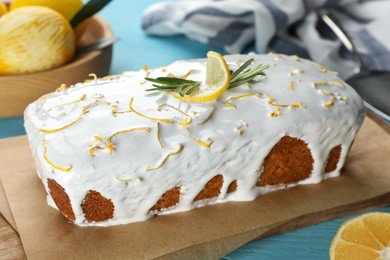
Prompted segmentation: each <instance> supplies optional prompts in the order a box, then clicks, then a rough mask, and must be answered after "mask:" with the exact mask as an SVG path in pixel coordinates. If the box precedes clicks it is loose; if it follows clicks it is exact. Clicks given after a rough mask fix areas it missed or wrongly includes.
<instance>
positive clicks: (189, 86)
mask: <svg viewBox="0 0 390 260" xmlns="http://www.w3.org/2000/svg"><path fill="white" fill-rule="evenodd" d="M145 80H147V81H150V82H153V83H155V84H153V87H154V88H150V89H147V90H146V91H155V90H159V91H165V92H168V93H169V94H171V95H173V96H174V97H176V98H178V99H180V100H182V101H186V102H209V101H213V100H216V99H218V98H219V97H220V96H221V95H222V94H223V92H225V91H226V90H227V89H228V87H229V84H230V71H229V67H228V65H227V64H226V61H225V59H224V58H223V57H222V55H221V54H219V53H217V52H213V51H209V52H208V53H207V64H206V81H205V82H203V83H202V82H199V81H193V80H187V79H183V78H175V77H159V78H155V79H154V78H145Z"/></svg>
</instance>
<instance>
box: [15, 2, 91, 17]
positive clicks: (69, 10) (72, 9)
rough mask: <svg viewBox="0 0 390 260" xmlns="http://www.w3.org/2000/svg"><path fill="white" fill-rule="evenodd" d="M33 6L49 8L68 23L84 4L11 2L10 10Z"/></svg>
mask: <svg viewBox="0 0 390 260" xmlns="http://www.w3.org/2000/svg"><path fill="white" fill-rule="evenodd" d="M34 5H35V6H36V5H38V6H45V7H49V8H51V9H53V10H55V11H57V12H59V13H60V14H62V15H63V16H64V17H65V19H66V20H68V21H70V19H72V17H73V16H74V15H75V14H76V13H77V11H78V10H80V9H81V7H83V5H84V4H83V1H81V0H13V1H12V2H11V6H10V10H11V11H12V10H15V9H17V8H20V7H25V6H34Z"/></svg>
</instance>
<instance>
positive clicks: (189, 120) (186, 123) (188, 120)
mask: <svg viewBox="0 0 390 260" xmlns="http://www.w3.org/2000/svg"><path fill="white" fill-rule="evenodd" d="M161 107H169V108H172V109H173V110H175V111H177V112H179V113H180V114H182V115H184V116H185V117H186V120H185V121H180V122H178V123H179V125H180V126H188V125H189V124H191V123H192V117H191V116H190V115H189V114H187V113H186V112H184V111H182V110H180V109H179V108H177V107H174V106H171V105H168V104H161V105H159V107H158V108H159V109H161Z"/></svg>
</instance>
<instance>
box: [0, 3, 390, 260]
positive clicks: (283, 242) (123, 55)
mask: <svg viewBox="0 0 390 260" xmlns="http://www.w3.org/2000/svg"><path fill="white" fill-rule="evenodd" d="M155 2H158V1H156V0H138V1H126V0H115V1H113V2H112V3H111V4H110V5H109V6H107V7H106V8H105V9H104V10H103V11H102V12H101V13H100V15H101V16H103V17H104V18H105V19H106V20H107V21H109V23H110V24H111V26H112V28H113V30H114V33H115V35H117V36H119V37H121V38H122V40H121V41H120V42H118V43H117V44H115V47H114V58H113V61H112V67H111V74H118V73H121V72H123V71H126V70H138V69H141V68H142V67H143V66H144V65H145V64H147V65H148V66H149V67H151V68H153V67H157V66H161V65H167V64H169V63H171V62H172V61H175V60H178V59H192V58H203V57H205V56H206V53H207V51H209V50H210V49H213V50H215V51H218V52H221V53H223V50H220V49H216V48H212V47H210V46H206V45H202V44H200V43H198V42H194V41H191V40H188V39H186V38H184V37H171V38H160V37H150V36H147V35H145V34H144V32H143V31H142V30H141V28H140V24H141V15H142V12H143V10H144V9H145V8H146V7H147V6H148V5H150V4H152V3H155ZM249 50H250V49H248V51H249ZM0 95H1V93H0ZM23 134H24V129H23V120H22V118H12V119H3V120H0V138H6V137H11V136H17V135H23ZM373 211H384V212H390V207H385V208H380V209H375V210H373ZM350 217H352V216H347V217H345V218H340V219H336V220H333V221H328V222H324V223H321V224H319V225H315V226H311V227H307V228H302V229H299V230H296V231H293V232H289V233H284V234H281V235H276V236H273V237H269V238H265V239H262V240H258V241H253V242H250V243H247V244H246V245H243V246H242V247H240V248H238V249H236V250H235V251H233V252H231V253H230V254H229V255H227V256H225V257H224V259H243V260H250V259H265V260H268V259H269V260H275V259H328V258H329V257H328V250H329V246H330V243H331V240H332V238H333V236H334V235H335V233H336V231H337V229H338V227H339V226H340V225H341V223H343V222H344V221H345V220H346V219H348V218H350Z"/></svg>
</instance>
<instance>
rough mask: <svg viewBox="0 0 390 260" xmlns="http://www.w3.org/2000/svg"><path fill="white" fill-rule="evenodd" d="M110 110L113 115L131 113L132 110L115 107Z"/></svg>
mask: <svg viewBox="0 0 390 260" xmlns="http://www.w3.org/2000/svg"><path fill="white" fill-rule="evenodd" d="M111 112H112V113H113V114H114V115H117V114H127V113H132V112H133V111H130V110H128V111H118V110H116V109H113V110H112V111H111Z"/></svg>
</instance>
